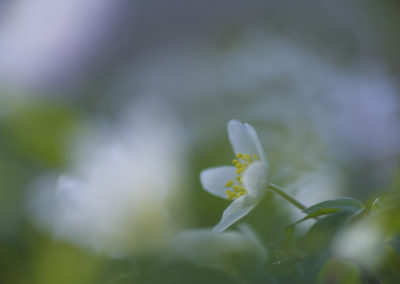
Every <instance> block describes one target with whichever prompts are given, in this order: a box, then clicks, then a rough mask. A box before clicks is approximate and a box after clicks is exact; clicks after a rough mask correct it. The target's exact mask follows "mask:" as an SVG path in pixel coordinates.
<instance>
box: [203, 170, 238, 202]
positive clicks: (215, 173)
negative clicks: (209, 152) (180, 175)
mask: <svg viewBox="0 0 400 284" xmlns="http://www.w3.org/2000/svg"><path fill="white" fill-rule="evenodd" d="M235 170H236V169H235V168H234V167H231V166H222V167H216V168H209V169H205V170H203V171H202V172H201V173H200V182H201V185H202V186H203V188H204V189H205V190H207V191H208V192H209V193H211V194H214V195H216V196H219V197H222V198H225V199H227V195H226V191H227V190H228V188H227V187H226V186H225V185H226V183H227V182H228V181H229V180H232V181H234V180H235V176H236V173H235Z"/></svg>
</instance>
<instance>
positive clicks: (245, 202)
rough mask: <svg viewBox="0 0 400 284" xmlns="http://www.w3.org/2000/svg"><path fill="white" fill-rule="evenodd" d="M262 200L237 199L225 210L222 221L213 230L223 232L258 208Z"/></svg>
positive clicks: (246, 197) (247, 197)
mask: <svg viewBox="0 0 400 284" xmlns="http://www.w3.org/2000/svg"><path fill="white" fill-rule="evenodd" d="M259 201H260V199H256V198H253V197H251V196H249V195H244V196H241V197H239V198H238V199H236V200H235V201H233V202H232V203H231V205H229V206H228V208H226V209H225V211H224V213H223V214H222V218H221V221H220V222H219V223H218V224H217V225H216V226H215V227H214V228H213V231H216V232H222V231H224V230H225V229H227V228H228V227H230V226H231V225H232V224H234V223H235V222H237V221H239V220H240V219H241V218H243V217H244V216H246V215H247V214H248V213H249V212H250V211H251V210H253V209H254V207H256V206H257V204H258V203H259Z"/></svg>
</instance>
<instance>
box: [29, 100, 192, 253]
mask: <svg viewBox="0 0 400 284" xmlns="http://www.w3.org/2000/svg"><path fill="white" fill-rule="evenodd" d="M128 126H129V128H125V127H128ZM179 130H180V129H179V128H178V127H177V125H176V122H175V121H174V120H171V117H169V116H168V114H167V113H166V112H165V106H163V108H161V106H157V107H156V108H154V107H153V106H149V105H143V104H139V105H137V108H136V109H135V110H134V111H133V117H130V118H129V119H127V120H126V125H124V127H123V128H122V131H119V130H117V131H115V132H111V131H110V132H108V133H107V134H108V135H109V136H111V137H112V139H107V140H108V141H107V142H106V143H105V146H103V147H99V148H97V149H96V150H95V152H94V153H93V155H87V154H86V155H84V154H82V152H83V151H82V149H77V150H76V151H77V152H78V153H79V154H80V155H83V156H82V157H80V160H79V161H78V165H77V167H76V171H77V174H78V176H77V177H69V176H66V175H62V176H61V177H60V178H59V179H58V183H57V191H56V193H55V195H54V190H52V191H50V192H49V191H45V192H43V195H42V198H43V196H44V198H43V199H42V201H43V200H44V201H45V202H46V204H43V202H40V198H36V201H35V202H36V204H35V206H36V207H35V208H34V209H35V210H34V211H33V212H34V217H36V220H37V221H38V222H39V224H40V225H42V226H43V225H44V226H45V227H48V228H50V229H52V230H53V231H55V232H56V234H57V235H58V236H59V237H60V238H63V239H67V240H70V241H72V242H74V243H78V244H80V245H84V246H87V247H92V248H94V249H95V250H96V251H99V252H106V253H109V254H111V255H113V256H123V255H125V254H134V255H143V254H149V253H157V252H158V251H160V250H162V249H164V248H165V246H166V244H167V243H168V242H169V241H170V238H171V237H172V236H173V235H174V234H175V232H176V230H177V229H178V228H179V220H180V219H179V216H182V215H185V214H182V212H180V205H181V204H182V203H185V202H183V200H181V199H182V194H183V193H182V191H181V189H182V188H183V186H184V182H185V177H186V174H185V172H186V169H187V166H186V165H185V143H184V141H183V136H182V133H181V132H180V131H179ZM92 138H93V137H92ZM95 140H96V139H92V143H93V144H95V143H96V141H95ZM53 189H54V188H53ZM174 214H176V215H174Z"/></svg>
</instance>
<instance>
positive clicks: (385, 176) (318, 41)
mask: <svg viewBox="0 0 400 284" xmlns="http://www.w3.org/2000/svg"><path fill="white" fill-rule="evenodd" d="M256 2H257V1H256ZM272 2H273V1H271V3H272ZM351 3H352V4H351V5H350V4H349V5H350V6H349V7H351V8H353V9H354V8H360V7H363V8H364V9H365V10H363V11H364V13H365V17H363V16H360V18H362V19H363V21H362V20H360V21H357V20H356V19H355V20H354V19H353V17H352V13H356V12H355V11H352V10H351V9H350V8H349V9H346V7H347V6H346V4H344V6H343V7H342V6H341V9H342V8H344V10H340V9H339V10H338V11H336V12H335V11H333V10H334V9H333V10H332V11H331V10H330V9H327V11H328V12H332V15H341V14H342V11H346V12H348V13H349V15H348V16H343V17H344V18H345V19H346V20H347V21H348V22H347V23H344V21H342V18H340V17H339V16H337V18H335V17H334V16H332V18H331V19H330V20H329V21H332V26H331V25H330V24H327V23H326V22H325V20H324V19H321V18H320V17H318V16H313V17H312V18H310V19H308V15H311V14H313V12H312V11H299V15H298V17H299V19H297V20H296V19H292V18H293V17H294V16H295V15H296V11H293V9H292V7H291V5H289V6H290V9H289V8H288V7H286V8H285V7H284V8H280V9H279V8H277V12H276V13H277V15H279V17H278V18H279V19H275V17H274V15H271V12H268V13H266V14H265V16H264V17H261V19H259V20H254V22H251V16H248V15H247V16H244V19H242V18H240V19H241V20H238V21H237V22H235V21H233V22H235V24H234V25H232V24H231V20H226V18H224V19H225V21H224V23H223V24H221V25H220V27H217V28H216V27H214V26H212V27H211V28H210V27H204V31H203V32H201V33H200V32H199V34H198V35H197V37H194V38H191V37H189V36H188V35H187V34H186V33H184V32H183V31H181V28H177V26H179V27H181V26H182V27H184V26H185V24H187V23H181V24H179V25H177V26H173V29H177V30H179V32H177V33H176V34H172V35H171V39H170V40H171V42H174V43H176V45H174V44H172V45H171V46H168V45H167V44H166V45H165V46H164V42H163V41H160V42H158V41H155V42H156V43H155V44H154V43H153V42H152V41H149V42H150V43H147V44H149V46H150V47H151V48H149V51H146V52H143V51H142V50H141V49H140V47H135V48H137V49H135V48H132V44H127V43H126V42H125V44H126V46H125V45H124V43H121V42H118V44H120V45H121V46H118V47H121V50H131V49H132V50H133V51H130V52H132V53H135V52H137V54H133V55H132V54H131V53H130V52H127V51H126V54H125V53H124V52H121V54H112V55H110V58H111V59H109V60H110V61H112V63H110V62H106V63H105V62H101V63H99V66H100V67H101V68H99V69H101V71H97V72H98V73H99V74H97V73H96V72H94V71H93V73H96V74H91V75H92V76H89V77H84V78H82V81H83V83H82V82H81V83H80V85H77V86H74V87H71V88H70V89H67V90H62V87H59V88H58V89H57V88H55V89H50V90H37V89H35V90H32V94H31V95H29V94H28V95H26V94H22V93H21V94H19V93H18V92H15V91H14V90H11V91H10V90H9V89H8V88H4V89H0V283H5V284H8V283H10V284H14V283H15V284H27V283H29V284H53V283H60V284H64V283H65V284H68V283H77V284H99V283H104V284H114V283H115V284H123V283H140V284H142V283H143V284H146V283H171V284H172V283H199V284H200V283H238V284H239V283H246V284H250V283H345V284H347V283H348V284H352V283H355V284H358V283H400V165H399V149H400V141H399V139H398V138H399V137H400V135H398V134H399V133H400V128H398V126H399V125H400V123H399V122H400V119H399V113H400V112H399V109H400V105H399V104H398V102H399V98H400V96H399V93H396V92H397V90H399V86H400V81H399V76H400V50H399V49H398V46H399V42H400V32H399V31H398V28H396V27H398V26H400V23H399V19H400V6H399V5H398V4H397V3H395V1H382V2H381V3H375V2H374V3H372V1H367V3H365V4H360V3H359V1H351ZM271 5H272V4H271ZM308 5H309V6H310V7H313V5H312V4H308ZM272 6H273V5H272ZM333 6H335V5H333ZM339 6H340V5H339ZM339 6H338V7H339ZM307 7H308V6H307ZM338 7H336V8H338ZM332 8H334V7H332ZM282 9H283V10H282ZM289 10H290V13H289ZM356 10H357V9H356ZM284 11H286V12H288V13H289V14H285V13H284ZM327 11H325V12H324V13H327V14H330V13H328V12H327ZM357 11H358V10H357ZM300 12H301V14H300ZM314 12H316V13H317V14H318V10H317V11H314ZM260 13H261V12H260ZM222 14H223V13H222V12H221V17H222ZM261 14H262V13H261ZM321 15H322V16H321V17H322V18H323V17H324V16H323V14H321ZM175 16H176V15H172V16H171V17H175ZM154 17H157V13H156V14H155V16H154ZM310 17H311V16H310ZM314 17H315V18H314ZM189 18H190V17H189ZM233 18H235V17H233ZM266 18H267V19H266ZM281 18H284V20H283V22H282V19H281ZM333 19H334V20H333ZM357 19H358V18H357ZM181 20H182V21H183V19H181ZM352 20H354V22H352ZM247 21H250V22H251V24H248V25H247V24H246V23H247ZM290 21H293V22H291V25H288V26H287V25H286V24H285V23H286V22H290ZM150 22H152V21H150ZM227 23H228V24H227ZM299 23H303V24H304V26H302V25H300V24H299ZM329 23H330V22H329ZM325 24H327V26H325ZM342 24H343V25H344V27H345V28H343V26H342ZM319 25H321V27H320V26H319ZM350 27H351V28H352V29H354V30H356V31H355V32H354V34H353V33H352V32H349V33H348V34H347V33H345V30H347V29H349V30H350ZM369 27H371V28H369ZM194 30H196V29H194ZM142 32H143V31H142ZM147 32H148V31H147V30H146V29H145V30H144V32H143V33H144V34H145V36H143V35H141V36H142V37H140V36H138V38H139V39H141V40H143V41H145V40H146V38H154V39H157V38H159V36H160V34H159V33H158V32H157V30H153V31H152V30H151V29H150V30H149V32H150V33H151V32H153V33H154V34H147ZM162 32H163V30H161V32H160V33H162ZM180 32H182V34H181V33H180ZM303 32H304V36H303ZM190 33H191V32H189V34H190ZM299 34H301V35H300V36H299ZM166 37H168V35H167V36H166ZM180 37H181V38H180ZM299 37H300V38H299ZM331 37H332V38H331ZM176 38H180V39H181V40H176ZM327 38H329V40H328V39H327ZM192 39H196V40H193V42H192ZM246 40H248V42H247V41H246ZM325 40H327V43H325ZM197 41H198V42H200V44H198V43H197ZM166 42H169V41H168V40H167V41H166ZM182 42H183V43H182ZM186 42H188V46H186V45H185V43H186ZM275 42H277V43H275ZM189 43H190V44H189ZM247 43H248V45H246V44H247ZM270 43H275V45H274V44H271V45H270ZM292 43H295V44H293V45H292ZM151 44H153V45H151ZM143 46H144V47H146V42H145V43H143ZM180 48H182V49H184V51H185V52H182V53H181V50H180ZM186 48H187V49H186ZM144 49H146V48H144ZM281 49H282V50H283V51H282V53H280V52H281ZM0 52H1V50H0ZM140 52H143V53H140ZM147 52H148V53H147ZM116 53H119V52H116ZM254 54H256V55H254ZM258 54H260V55H265V57H262V58H261V59H260V58H258V57H257V55H258ZM248 55H249V57H247V56H248ZM250 55H254V57H251V56H250ZM287 55H290V56H291V57H290V58H287ZM121 56H122V57H123V56H126V58H122V59H121ZM154 58H155V59H154ZM237 58H240V59H237ZM271 58H272V59H271ZM236 59H237V62H236ZM257 59H259V60H257ZM219 60H220V61H219ZM224 60H226V61H224ZM263 60H264V61H263ZM99 61H100V60H99ZM105 61H107V60H105ZM114 61H115V62H114ZM121 62H124V64H122V63H121ZM238 62H239V63H238ZM260 62H262V63H265V64H266V65H267V66H268V68H266V67H265V66H264V65H262V64H261V63H260ZM310 62H311V63H310ZM371 62H372V63H371ZM375 63H376V65H374V64H375ZM82 64H83V63H82ZM280 64H282V66H285V67H282V68H281V65H280ZM353 64H354V65H353ZM94 65H95V66H97V65H96V64H94ZM127 66H128V67H127ZM132 66H133V67H132ZM371 66H372V67H371ZM92 67H93V66H92ZM264 67H265V69H264ZM364 67H365V68H364ZM375 67H376V68H375ZM152 68H153V69H152ZM246 68H248V69H246ZM368 68H370V69H368ZM380 68H381V69H383V70H384V71H382V72H381V69H380ZM83 69H85V68H83ZM131 69H132V70H131ZM364 69H368V70H370V71H371V72H369V71H366V72H365V74H364V73H363V71H364ZM231 71H232V73H231ZM235 72H237V73H235ZM370 73H371V74H372V75H371V74H370ZM282 74H283V75H282ZM298 74H300V75H299V76H298ZM382 74H383V75H382ZM303 75H304V77H303ZM257 76H259V77H257ZM105 78H106V79H105ZM322 81H323V83H321V82H322ZM349 82H350V83H349ZM354 82H355V83H354ZM368 83H370V85H368ZM375 85H379V87H377V89H373V86H375ZM336 87H337V88H338V89H337V90H336V89H335V88H336ZM353 87H354V88H353ZM331 89H335V92H333V91H332V93H328V94H326V93H327V92H328V91H330V90H331ZM370 90H372V91H371V92H373V94H374V95H375V96H371V97H367V96H366V97H363V94H364V93H363V92H365V93H366V94H367V93H368V92H369V91H370ZM353 92H354V93H357V94H358V95H359V96H358V97H356V98H355V99H354V100H353V101H351V100H349V101H350V102H349V101H347V100H346V99H347V98H346V94H349V96H350V94H353ZM342 93H344V94H345V95H344V97H345V98H343V97H340V98H339V99H337V100H336V97H334V96H335V95H337V94H339V95H342ZM368 94H369V93H368ZM387 94H388V97H389V99H388V100H387V101H385V103H384V106H381V105H380V103H381V102H382V101H384V100H385V99H384V98H383V97H384V96H383V95H387ZM381 95H382V99H381ZM143 98H145V99H148V98H150V100H157V101H160V102H161V104H165V106H168V107H171V109H173V110H174V111H175V112H176V116H177V120H178V121H179V123H180V124H181V125H180V126H182V128H183V129H184V131H185V135H187V146H188V149H189V150H188V151H182V155H183V156H184V159H185V161H187V163H188V167H187V172H185V173H184V175H185V176H184V177H182V179H185V180H188V181H189V182H188V186H187V188H186V189H185V190H186V193H185V199H184V200H183V201H182V202H183V203H184V207H185V209H184V210H183V212H184V213H182V215H185V216H183V218H182V219H185V224H184V226H183V229H188V230H191V229H202V228H211V227H213V226H214V225H215V224H217V223H218V221H219V220H220V218H221V214H222V213H223V211H224V209H225V208H226V207H227V206H228V205H229V201H227V200H223V199H221V198H217V197H215V196H212V195H210V194H209V193H207V192H206V191H205V190H203V189H202V188H201V185H200V181H199V174H200V172H201V171H202V170H203V169H205V168H209V167H214V166H219V165H230V164H231V161H232V159H233V158H234V157H233V153H232V149H231V146H230V144H229V139H228V137H227V133H226V123H227V122H228V120H229V119H232V118H237V119H240V120H242V121H244V122H248V123H250V124H252V125H253V126H254V127H255V129H256V130H257V132H258V134H259V136H260V138H261V142H262V144H263V146H264V147H265V150H266V153H267V155H268V158H269V162H270V167H271V182H273V183H274V184H278V185H279V186H282V187H284V188H286V189H287V190H288V191H289V192H291V193H293V194H294V195H296V196H297V197H298V198H299V199H300V200H301V201H302V202H304V203H305V204H306V205H307V206H311V205H313V204H315V203H318V202H320V201H323V200H326V199H332V198H336V197H345V196H346V197H352V198H357V199H358V200H360V201H361V202H362V203H363V204H364V205H365V207H366V208H367V209H366V210H365V211H363V212H362V213H360V214H359V215H357V216H355V217H354V216H353V215H352V216H351V217H349V216H350V215H351V214H350V213H349V212H347V211H346V212H341V211H340V212H336V211H332V212H331V211H329V214H326V216H325V215H322V214H321V216H317V218H315V219H313V218H310V220H308V221H306V222H304V223H301V224H296V226H290V225H292V224H294V223H295V222H296V221H298V220H300V219H301V218H302V217H304V214H302V213H301V212H299V210H298V209H296V208H295V207H293V206H292V205H291V204H290V203H288V202H287V201H285V200H283V199H282V198H280V197H279V196H276V195H275V194H273V193H272V192H268V193H267V195H266V198H264V199H263V200H262V202H261V203H260V205H259V206H257V208H256V209H255V210H253V211H252V212H251V213H250V214H249V215H248V216H246V218H245V219H244V220H243V222H245V223H247V224H248V225H249V226H251V228H252V229H253V230H254V231H255V232H256V234H257V236H258V237H259V238H260V242H261V243H262V245H263V246H264V247H265V248H266V250H267V251H268V258H267V260H266V261H264V262H263V263H261V264H259V263H257V262H255V261H254V259H253V258H252V257H251V256H248V255H246V254H240V253H238V254H235V253H233V254H227V255H228V256H226V257H227V258H229V261H227V262H228V263H229V264H230V265H231V266H230V267H229V268H226V269H225V267H224V268H223V269H220V268H216V269H213V268H212V267H210V265H209V266H207V265H202V264H199V263H196V262H195V261H193V262H191V261H188V260H185V259H180V258H176V259H175V258H174V257H171V256H170V255H167V254H163V253H160V255H157V254H155V255H145V256H143V255H140V256H137V255H128V256H124V257H119V256H115V257H112V256H109V255H105V254H102V253H98V252H96V251H94V250H91V249H89V248H87V247H85V246H80V245H79V244H77V243H73V242H71V241H68V238H63V237H62V236H61V237H60V235H57V233H56V232H54V231H52V230H51V229H49V228H44V227H43V226H41V225H40V224H38V223H37V222H35V219H34V218H33V216H31V211H30V203H31V201H32V199H33V198H34V196H35V194H36V191H35V190H36V187H37V186H36V182H37V180H38V177H42V176H47V175H52V176H59V175H60V174H62V173H65V172H68V170H70V169H71V167H73V166H71V165H72V164H73V157H71V154H70V153H71V148H72V147H73V146H74V143H75V142H76V141H75V140H76V139H79V137H80V135H82V129H87V127H90V126H91V125H103V124H104V125H107V126H110V125H111V128H113V127H118V119H119V118H120V116H121V113H124V111H125V110H126V108H129V105H130V104H135V103H136V102H137V101H139V100H140V99H143ZM385 98H386V97H385ZM361 101H362V102H363V105H362V104H361V103H360V102H361ZM387 105H390V106H391V107H392V108H390V109H389V110H388V107H387ZM363 107H364V108H363ZM359 109H362V110H364V111H360V112H358V110H359ZM330 111H332V112H330ZM386 111H387V112H386ZM386 116H387V117H389V118H388V120H380V118H382V117H385V118H386ZM341 117H343V120H341V119H340V118H341ZM371 117H372V118H371ZM336 119H338V120H336ZM368 119H371V120H372V121H370V120H368ZM363 122H365V123H363ZM143 123H144V124H145V122H143ZM374 131H375V132H374ZM373 138H376V140H375V139H373ZM154 139H157V137H154ZM170 162H171V165H172V164H173V163H174V161H173V160H172V161H170ZM138 166H140V165H138ZM42 210H43V212H46V208H42ZM49 212H51V211H50V210H49ZM331 213H332V214H331ZM351 213H354V212H351ZM353 217H354V218H353ZM369 224H374V225H376V227H374V228H376V230H377V232H378V234H377V237H376V240H375V239H374V240H372V241H371V242H373V241H376V242H377V244H375V243H373V244H367V247H368V245H370V247H368V249H369V248H372V247H373V248H376V250H371V251H373V252H374V254H372V253H371V251H368V252H369V254H368V252H366V253H365V254H363V253H360V255H361V256H365V255H367V257H370V258H373V260H376V261H369V259H367V261H366V260H365V259H364V260H363V259H360V258H357V256H353V255H351V256H347V255H346V256H344V255H342V254H340V255H339V251H340V249H343V250H346V246H345V245H348V244H344V243H343V242H344V241H341V240H350V239H352V240H354V238H353V231H352V230H353V229H354V228H356V229H358V226H360V227H361V230H360V231H361V232H368V230H365V231H364V230H363V229H365V228H363V227H362V226H369ZM233 229H236V228H235V227H234V228H233ZM356 229H354V230H356ZM357 232H358V231H357ZM357 232H355V233H354V235H355V236H356V237H355V242H356V243H357V241H360V243H361V242H362V241H365V239H366V238H363V237H362V236H357V234H356V233H357ZM350 235H351V236H350ZM349 236H350V237H351V238H350V237H349ZM338 240H339V241H338ZM349 244H350V243H349ZM342 245H343V246H342ZM350 245H351V244H350ZM375 245H376V246H375ZM339 248H340V249H339ZM368 249H367V250H368ZM199 251H200V253H201V252H202V250H201V248H200V249H199ZM204 251H207V250H206V249H204ZM238 251H240V250H238ZM224 257H225V256H224ZM202 261H203V262H204V259H202ZM379 281H381V282H379Z"/></svg>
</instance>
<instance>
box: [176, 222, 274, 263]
mask: <svg viewBox="0 0 400 284" xmlns="http://www.w3.org/2000/svg"><path fill="white" fill-rule="evenodd" d="M238 227H239V231H227V232H223V233H219V232H215V231H212V230H210V229H197V230H187V231H182V232H180V233H179V234H177V236H176V237H175V239H174V241H173V242H172V245H171V250H172V253H173V255H175V256H176V257H178V258H182V259H184V260H186V261H190V262H193V263H195V264H197V265H199V266H201V267H208V268H212V269H217V270H229V269H232V268H233V267H234V266H235V257H234V256H236V257H238V256H250V257H252V259H254V261H257V262H262V261H264V260H265V259H266V257H267V250H266V249H265V247H264V246H263V245H262V244H261V242H260V240H259V238H258V236H257V235H256V234H255V232H254V231H253V230H252V229H251V228H250V227H249V226H247V225H246V224H240V225H239V226H238Z"/></svg>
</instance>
